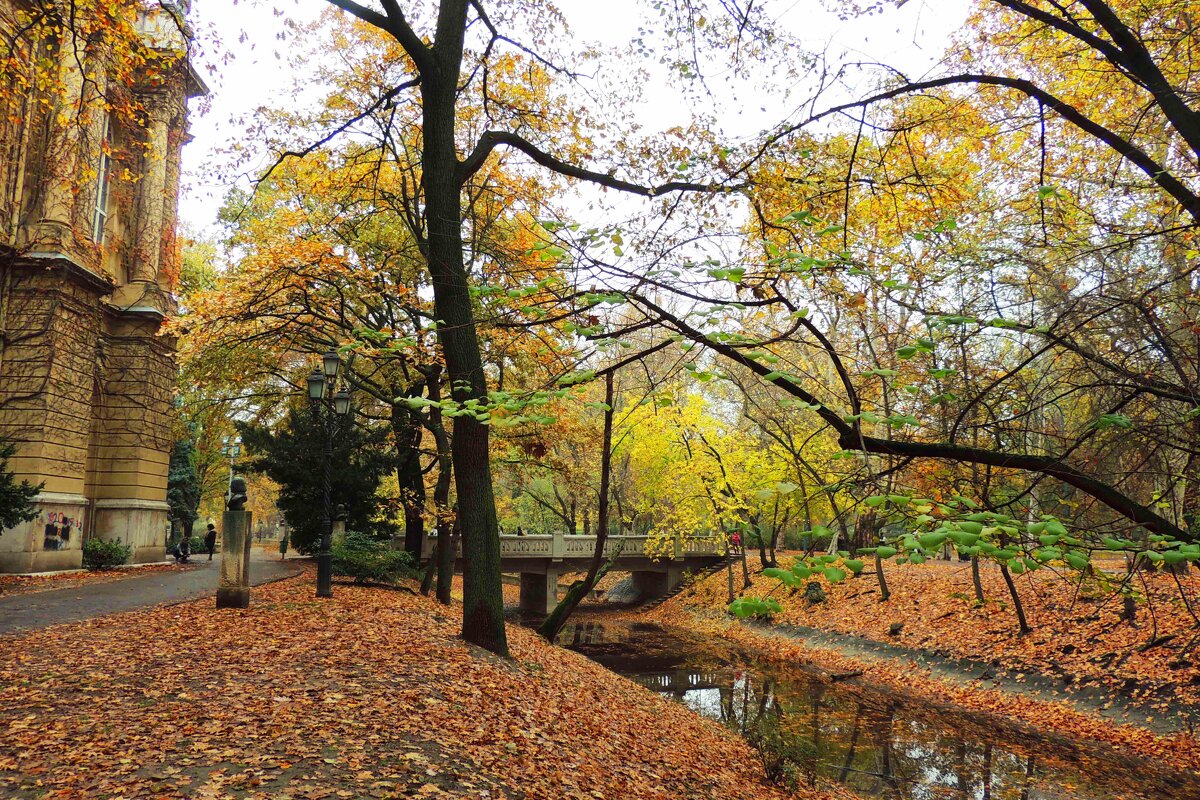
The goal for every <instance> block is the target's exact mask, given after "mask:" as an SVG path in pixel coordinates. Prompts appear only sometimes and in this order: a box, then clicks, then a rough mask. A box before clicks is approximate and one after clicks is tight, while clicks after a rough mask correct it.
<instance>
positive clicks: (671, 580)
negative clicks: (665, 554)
mask: <svg viewBox="0 0 1200 800" xmlns="http://www.w3.org/2000/svg"><path fill="white" fill-rule="evenodd" d="M632 577H633V588H634V589H635V590H636V591H637V593H638V594H639V595H641V596H642V597H643V598H648V597H659V596H661V595H664V594H666V593H667V592H669V591H671V590H672V589H674V588H675V587H676V586H678V585H679V582H680V581H681V580H683V568H682V567H667V568H666V570H665V571H661V570H660V571H654V572H650V571H648V570H645V571H640V572H634V573H632Z"/></svg>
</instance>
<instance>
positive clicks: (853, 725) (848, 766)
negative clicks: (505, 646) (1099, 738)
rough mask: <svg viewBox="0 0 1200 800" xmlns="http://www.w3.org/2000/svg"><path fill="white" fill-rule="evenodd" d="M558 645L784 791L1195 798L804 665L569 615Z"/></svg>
mask: <svg viewBox="0 0 1200 800" xmlns="http://www.w3.org/2000/svg"><path fill="white" fill-rule="evenodd" d="M559 643H560V644H562V645H563V646H565V647H567V648H570V649H571V650H575V651H577V652H579V653H581V654H583V655H585V656H587V657H588V658H591V659H592V660H594V661H596V662H598V663H600V664H602V665H603V666H605V667H607V668H609V669H611V670H613V671H614V672H617V673H619V674H621V675H624V676H626V677H628V678H630V679H632V680H634V681H636V682H637V683H639V684H641V685H642V686H645V687H646V688H648V689H651V690H653V691H655V692H658V693H659V694H661V695H662V696H664V697H668V698H671V699H674V700H676V701H678V702H680V703H683V704H684V705H686V706H688V707H689V708H691V709H692V710H693V711H695V712H696V713H698V714H701V715H703V716H706V717H710V718H712V719H714V720H717V721H719V722H721V723H722V724H724V725H725V726H727V727H729V728H731V729H732V730H734V731H736V732H737V733H738V734H740V735H741V736H743V737H744V738H745V739H746V740H747V741H749V742H750V744H752V745H753V746H754V747H755V748H756V749H757V751H758V753H759V756H760V760H761V761H762V764H763V768H764V770H765V771H766V773H767V775H768V777H769V778H771V779H772V780H774V781H776V782H778V783H779V784H781V785H783V786H815V787H822V786H834V785H839V784H840V785H842V786H844V787H846V788H848V789H850V790H851V791H853V792H855V793H856V794H858V795H860V796H862V797H866V798H872V797H879V798H896V799H897V800H934V799H935V798H963V799H964V800H965V799H967V798H972V799H974V800H1119V799H1124V798H1129V799H1130V800H1132V798H1138V799H1139V800H1158V798H1162V800H1168V799H1169V800H1193V798H1196V799H1198V800H1200V779H1198V778H1197V777H1196V776H1195V775H1194V774H1191V773H1186V772H1172V771H1170V770H1169V769H1165V768H1164V767H1162V766H1161V765H1158V764H1151V763H1150V762H1146V761H1144V760H1142V759H1139V758H1136V757H1132V756H1128V755H1124V754H1122V753H1120V752H1119V751H1118V750H1116V749H1114V748H1111V747H1106V746H1103V745H1099V744H1093V743H1089V742H1083V741H1080V740H1075V739H1071V738H1069V737H1067V736H1063V735H1060V734H1051V733H1047V732H1042V731H1038V730H1036V729H1033V728H1032V727H1030V726H1027V725H1020V724H1015V723H1014V724H1007V723H1004V722H1000V721H998V720H997V719H996V718H995V717H991V716H988V715H984V714H979V713H976V712H971V711H964V710H960V709H957V708H956V707H953V706H951V705H949V704H937V703H931V702H927V701H922V700H920V699H918V698H915V697H909V696H907V695H904V694H901V693H895V692H889V691H887V690H886V689H883V688H875V687H871V686H867V685H865V684H862V683H861V682H860V681H857V680H848V681H842V682H830V680H829V679H828V677H827V676H823V675H820V674H818V673H816V672H812V671H805V670H804V668H803V667H795V668H781V667H778V666H775V665H767V664H765V663H757V664H756V663H755V662H754V659H752V658H750V657H748V656H747V655H746V654H744V653H739V652H737V651H735V650H732V649H731V648H730V647H729V646H728V645H725V644H721V643H714V642H713V641H712V640H708V639H705V638H703V637H700V636H698V635H697V634H694V633H692V632H690V631H685V630H675V629H667V628H662V627H659V626H656V625H649V624H642V623H633V624H627V623H617V622H613V623H609V622H603V623H598V622H580V623H577V624H568V625H566V626H564V628H563V630H562V632H561V634H560V635H559Z"/></svg>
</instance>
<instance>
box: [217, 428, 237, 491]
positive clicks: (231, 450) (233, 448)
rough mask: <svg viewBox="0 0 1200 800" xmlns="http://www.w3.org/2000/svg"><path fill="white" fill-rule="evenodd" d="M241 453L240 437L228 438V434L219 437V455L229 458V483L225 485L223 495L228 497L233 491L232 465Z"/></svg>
mask: <svg viewBox="0 0 1200 800" xmlns="http://www.w3.org/2000/svg"><path fill="white" fill-rule="evenodd" d="M241 454H242V437H240V436H235V437H234V438H233V439H230V438H229V437H228V436H223V437H221V455H223V456H225V457H226V458H228V459H229V484H228V485H227V486H226V487H225V496H226V497H229V495H230V493H231V492H232V491H233V465H234V464H235V463H236V462H237V457H238V456H240V455H241Z"/></svg>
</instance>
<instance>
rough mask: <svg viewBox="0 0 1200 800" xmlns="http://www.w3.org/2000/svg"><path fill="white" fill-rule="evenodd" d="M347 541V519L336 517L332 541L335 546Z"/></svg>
mask: <svg viewBox="0 0 1200 800" xmlns="http://www.w3.org/2000/svg"><path fill="white" fill-rule="evenodd" d="M345 541H346V520H344V519H335V520H334V521H333V535H332V536H331V537H330V542H331V543H332V545H333V546H334V547H337V546H338V545H340V544H342V543H343V542H345Z"/></svg>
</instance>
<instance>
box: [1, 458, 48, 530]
mask: <svg viewBox="0 0 1200 800" xmlns="http://www.w3.org/2000/svg"><path fill="white" fill-rule="evenodd" d="M16 451H17V448H16V445H14V444H13V443H12V442H9V441H7V440H4V439H0V533H3V531H4V529H5V528H15V527H16V526H18V525H20V524H21V523H22V522H28V521H29V520H31V519H33V518H34V517H36V516H37V506H36V505H35V504H34V502H33V499H34V498H35V497H36V496H37V494H38V492H40V491H41V490H42V485H43V484H40V483H39V484H37V485H36V486H35V485H33V484H32V483H30V482H29V481H21V482H20V483H17V481H16V478H15V477H14V476H13V473H12V471H11V470H9V468H8V460H9V459H10V458H12V456H13V454H14V453H15V452H16Z"/></svg>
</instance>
